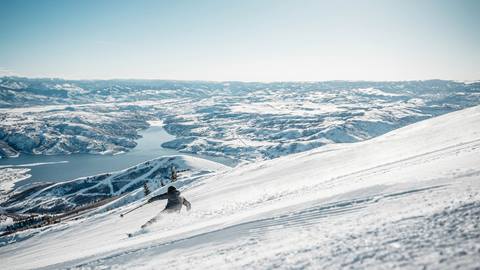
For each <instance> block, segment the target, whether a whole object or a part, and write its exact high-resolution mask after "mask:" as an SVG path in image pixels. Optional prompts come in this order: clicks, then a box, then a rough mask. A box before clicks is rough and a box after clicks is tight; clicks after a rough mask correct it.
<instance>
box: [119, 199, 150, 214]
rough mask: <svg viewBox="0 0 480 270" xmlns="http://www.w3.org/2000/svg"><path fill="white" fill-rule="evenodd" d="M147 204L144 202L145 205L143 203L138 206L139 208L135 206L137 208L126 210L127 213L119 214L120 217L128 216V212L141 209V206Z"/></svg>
mask: <svg viewBox="0 0 480 270" xmlns="http://www.w3.org/2000/svg"><path fill="white" fill-rule="evenodd" d="M147 203H148V202H146V203H144V204H141V205H139V206H137V207H135V208H133V209H132V210H128V211H127V212H125V213H123V214H120V217H123V216H125V215H126V214H128V213H130V212H132V211H134V210H137V209H138V208H140V207H142V206H144V205H146V204H147Z"/></svg>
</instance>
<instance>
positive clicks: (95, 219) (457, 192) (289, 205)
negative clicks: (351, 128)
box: [0, 106, 480, 269]
mask: <svg viewBox="0 0 480 270" xmlns="http://www.w3.org/2000/svg"><path fill="white" fill-rule="evenodd" d="M478 164H480V106H476V107H473V108H469V109H464V110H461V111H457V112H453V113H449V114H446V115H443V116H439V117H436V118H433V119H428V120H425V121H421V122H418V123H415V124H412V125H409V126H406V127H404V128H400V129H397V130H394V131H392V132H389V133H387V134H385V135H382V136H379V137H376V138H373V139H370V140H366V141H363V142H357V143H350V144H331V145H327V146H324V147H321V148H317V149H313V150H310V151H306V152H303V153H298V154H293V155H287V156H284V157H281V158H277V159H272V160H268V161H261V162H256V163H251V164H247V165H243V166H239V167H236V168H233V169H231V170H227V171H222V172H219V173H216V174H213V175H205V176H203V177H202V176H199V177H196V178H195V179H190V178H188V177H186V178H184V179H181V180H179V181H177V182H176V183H175V185H177V187H179V188H180V189H181V190H182V193H183V195H184V196H185V197H186V198H187V199H188V200H189V201H191V203H192V205H193V210H192V211H190V212H181V213H180V214H164V215H161V216H160V218H159V220H158V221H157V222H156V223H154V224H153V225H152V226H151V227H150V229H149V230H148V232H146V233H144V234H141V235H138V236H135V237H133V238H128V237H127V236H126V233H129V232H133V231H135V230H137V229H138V227H139V226H140V225H142V224H143V223H145V222H146V221H147V220H149V219H150V218H152V217H153V216H155V215H157V213H158V212H159V211H160V210H161V209H162V208H163V205H164V203H163V202H154V203H151V204H148V205H146V206H144V207H141V208H139V209H138V210H136V211H134V212H131V213H130V214H128V215H125V216H124V217H123V218H121V217H119V215H120V214H121V213H124V212H125V211H127V210H131V209H133V208H134V207H137V206H139V205H140V204H141V203H143V202H144V201H145V200H146V199H147V198H140V199H137V200H133V201H132V202H131V203H129V204H124V203H118V204H117V202H116V201H112V202H110V203H109V204H106V205H104V206H102V207H101V208H100V209H98V210H96V212H94V213H91V212H89V213H87V214H84V215H81V216H79V217H77V218H75V219H71V220H64V221H62V222H61V223H60V224H55V225H51V226H48V227H43V228H38V229H31V230H28V231H24V232H22V233H18V234H16V235H15V236H6V237H3V238H2V239H1V241H3V242H4V243H5V242H11V243H10V244H7V245H4V246H2V247H0V259H1V261H2V267H5V268H6V269H27V268H44V269H62V268H72V267H74V268H81V269H94V268H101V269H117V268H118V269H134V268H137V269H158V268H161V269H206V268H210V267H214V268H216V269H274V268H281V269H282V268H283V269H292V268H294V269H300V268H302V269H303V268H305V269H339V268H354V269H362V268H368V269H372V268H373V269H390V268H394V267H402V268H408V269H418V268H432V269H439V268H442V269H453V268H461V269H476V268H478V267H480V261H479V260H478V257H479V254H480V247H479V244H478V243H479V241H480V229H479V227H478V226H479V224H480V189H479V188H480V167H479V166H478ZM199 167H201V166H199ZM165 190H166V187H161V188H159V189H157V190H155V192H154V194H158V193H161V192H164V191H165ZM121 199H122V198H120V199H119V200H121Z"/></svg>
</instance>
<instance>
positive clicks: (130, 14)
mask: <svg viewBox="0 0 480 270" xmlns="http://www.w3.org/2000/svg"><path fill="white" fill-rule="evenodd" d="M479 12H480V1H475V0H472V1H462V0H457V1H453V0H452V1H442V0H436V1H427V0H416V1H409V0H398V1H388V0H384V1H374V0H357V1H353V0H352V1H321V0H317V1H302V0H297V1H282V0H276V1H275V0H256V1H202V0H196V1H194V0H192V1H182V0H178V1H174V0H171V1H120V0H115V1H113V0H112V1H103V0H98V1H89V0H82V1H69V0H63V1H56V0H54V1H48V0H43V1H42V0H37V1H28V0H21V1H7V0H0V29H1V30H0V75H2V74H3V75H13V74H17V75H21V76H29V77H62V78H71V79H109V78H149V79H181V80H242V81H292V80H293V81H320V80H415V79H434V78H439V79H454V80H478V79H480V52H479V49H480V30H478V29H480V16H478V13H479Z"/></svg>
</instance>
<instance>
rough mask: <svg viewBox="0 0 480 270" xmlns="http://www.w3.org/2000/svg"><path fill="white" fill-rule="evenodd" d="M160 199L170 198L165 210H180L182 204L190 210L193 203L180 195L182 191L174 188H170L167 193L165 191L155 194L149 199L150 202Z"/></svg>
mask: <svg viewBox="0 0 480 270" xmlns="http://www.w3.org/2000/svg"><path fill="white" fill-rule="evenodd" d="M158 200H168V202H167V205H166V206H165V209H163V211H165V212H180V210H181V209H182V205H185V206H186V207H187V210H190V208H191V204H190V202H189V201H187V200H186V199H185V198H184V197H183V196H180V191H178V190H176V189H175V188H173V189H170V188H169V189H168V192H167V193H163V194H160V195H157V196H154V197H152V198H150V199H149V200H148V202H149V203H150V202H154V201H158Z"/></svg>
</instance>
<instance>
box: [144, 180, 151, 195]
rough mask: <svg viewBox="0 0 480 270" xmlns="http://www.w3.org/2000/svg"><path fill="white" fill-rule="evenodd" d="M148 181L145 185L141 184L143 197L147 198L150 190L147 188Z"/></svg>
mask: <svg viewBox="0 0 480 270" xmlns="http://www.w3.org/2000/svg"><path fill="white" fill-rule="evenodd" d="M147 183H148V181H145V183H143V193H144V194H145V197H147V196H148V194H150V189H149V188H148V184H147Z"/></svg>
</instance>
